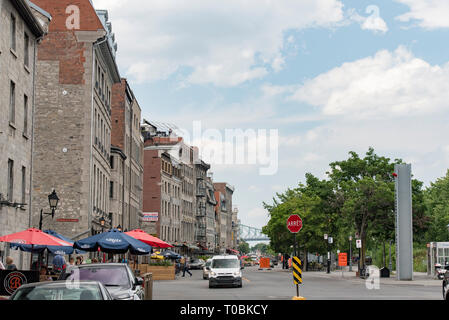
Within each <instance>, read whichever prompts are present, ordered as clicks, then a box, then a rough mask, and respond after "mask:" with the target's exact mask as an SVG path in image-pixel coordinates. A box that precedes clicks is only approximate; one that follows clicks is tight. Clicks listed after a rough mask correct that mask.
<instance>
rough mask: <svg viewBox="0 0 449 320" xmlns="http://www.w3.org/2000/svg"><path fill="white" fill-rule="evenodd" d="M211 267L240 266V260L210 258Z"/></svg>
mask: <svg viewBox="0 0 449 320" xmlns="http://www.w3.org/2000/svg"><path fill="white" fill-rule="evenodd" d="M212 268H214V269H228V268H240V261H238V260H237V259H214V260H212Z"/></svg>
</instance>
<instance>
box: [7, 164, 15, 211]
mask: <svg viewBox="0 0 449 320" xmlns="http://www.w3.org/2000/svg"><path fill="white" fill-rule="evenodd" d="M7 187H8V189H7V192H8V194H7V198H8V201H9V202H13V190H14V161H13V160H11V159H8V181H7Z"/></svg>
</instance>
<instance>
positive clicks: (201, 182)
mask: <svg viewBox="0 0 449 320" xmlns="http://www.w3.org/2000/svg"><path fill="white" fill-rule="evenodd" d="M209 169H210V165H209V164H207V163H205V162H204V161H202V160H198V161H197V162H196V163H195V177H196V188H195V189H196V223H195V240H196V241H197V243H198V244H199V245H200V246H201V247H203V248H207V249H209V246H210V245H208V241H207V203H208V201H207V191H206V190H207V189H206V178H207V171H208V170H209Z"/></svg>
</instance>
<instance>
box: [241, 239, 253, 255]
mask: <svg viewBox="0 0 449 320" xmlns="http://www.w3.org/2000/svg"><path fill="white" fill-rule="evenodd" d="M239 251H240V253H242V254H248V253H249V251H250V249H249V244H248V242H245V241H242V242H240V244H239Z"/></svg>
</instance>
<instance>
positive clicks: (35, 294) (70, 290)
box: [12, 284, 103, 300]
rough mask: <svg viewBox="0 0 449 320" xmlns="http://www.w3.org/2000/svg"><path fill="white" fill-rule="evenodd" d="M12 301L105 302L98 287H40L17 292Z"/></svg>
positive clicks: (83, 285)
mask: <svg viewBox="0 0 449 320" xmlns="http://www.w3.org/2000/svg"><path fill="white" fill-rule="evenodd" d="M12 300H103V297H102V295H101V292H100V288H99V287H98V286H96V285H85V284H81V285H77V284H75V285H70V284H67V285H62V286H60V287H59V286H58V287H55V286H38V287H28V288H22V289H19V290H17V292H16V294H15V295H14V296H13V299H12Z"/></svg>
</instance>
